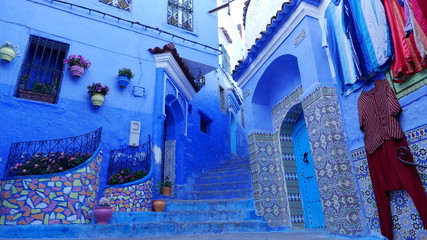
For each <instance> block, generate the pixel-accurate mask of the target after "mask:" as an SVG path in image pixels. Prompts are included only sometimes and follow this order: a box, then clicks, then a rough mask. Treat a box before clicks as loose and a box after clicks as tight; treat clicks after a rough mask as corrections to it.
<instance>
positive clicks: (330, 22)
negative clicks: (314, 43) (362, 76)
mask: <svg viewBox="0 0 427 240" xmlns="http://www.w3.org/2000/svg"><path fill="white" fill-rule="evenodd" d="M342 17H343V4H342V1H341V0H333V1H331V2H330V3H329V5H328V7H327V8H326V11H325V24H324V28H323V43H322V44H323V47H328V48H329V51H330V53H331V58H332V62H333V65H334V69H335V76H336V79H337V82H338V84H340V85H341V90H342V92H343V94H345V95H347V94H350V93H351V92H353V91H354V90H356V89H358V88H359V87H360V86H361V85H362V84H360V83H357V75H356V69H355V64H354V62H353V57H352V49H351V45H350V41H349V40H348V38H347V37H346V35H345V33H344V30H345V27H344V25H343V18H342Z"/></svg>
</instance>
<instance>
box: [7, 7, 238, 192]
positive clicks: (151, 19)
mask: <svg viewBox="0 0 427 240" xmlns="http://www.w3.org/2000/svg"><path fill="white" fill-rule="evenodd" d="M70 2H71V1H70ZM72 3H74V4H77V5H82V6H84V7H88V8H93V9H95V10H98V11H102V12H105V13H108V14H111V15H114V16H117V17H119V18H123V19H128V20H131V21H134V22H140V23H142V24H146V25H149V26H152V27H156V28H159V29H161V30H164V31H167V32H170V33H173V34H175V35H177V36H180V37H182V38H185V39H187V40H191V41H195V42H199V43H201V44H205V45H208V46H211V47H214V48H216V47H218V36H217V16H216V14H208V13H207V12H208V10H210V9H213V8H215V6H216V1H215V0H206V1H198V2H195V3H194V31H193V32H188V31H185V30H183V29H180V28H176V27H173V26H170V25H168V24H167V22H166V17H167V1H151V2H150V1H148V2H147V1H132V9H131V11H130V12H127V11H122V10H120V9H117V8H114V7H111V6H108V5H106V4H103V3H100V2H98V1H97V0H76V1H72ZM47 16H48V17H47ZM159 16H163V17H160V18H159ZM0 29H2V34H1V36H0V42H4V41H9V42H12V43H13V44H15V45H17V46H19V50H20V52H21V55H22V56H21V57H17V58H16V59H15V60H14V61H12V62H11V63H8V64H7V63H0V109H1V110H0V112H1V114H0V122H1V123H2V124H1V125H0V132H1V134H0V159H1V161H0V177H1V176H3V171H4V167H5V164H6V160H7V156H8V152H9V147H10V144H11V143H13V142H21V141H33V140H45V139H46V140H49V139H56V138H65V137H71V136H75V135H80V134H83V133H86V132H90V131H93V130H95V129H97V128H98V127H103V136H102V141H103V142H104V149H103V151H104V174H105V170H106V164H107V162H108V161H105V160H108V158H109V152H110V150H112V149H118V148H124V147H127V144H128V137H129V125H130V121H131V120H134V121H141V123H142V127H141V143H142V142H145V141H146V140H147V136H148V135H149V134H151V135H153V134H159V133H158V132H154V130H153V129H152V127H153V121H157V119H156V118H153V112H154V98H155V96H154V93H155V86H156V84H158V83H157V82H156V63H155V60H154V57H153V56H152V55H151V53H149V52H148V51H147V50H148V49H149V48H154V47H163V46H164V45H165V44H168V43H170V42H172V43H174V44H175V46H176V48H177V49H178V53H179V55H180V56H181V57H183V58H185V59H186V60H189V61H191V62H194V63H203V64H204V65H205V66H207V67H208V68H210V69H214V68H216V67H217V66H218V57H217V52H215V51H213V50H211V49H209V48H205V47H201V46H199V45H197V44H196V45H195V44H193V43H189V42H188V41H183V40H182V39H178V38H177V37H174V38H172V36H170V35H167V34H164V33H159V32H157V31H151V30H145V29H143V28H142V27H137V26H131V24H129V23H126V22H123V21H117V19H113V18H110V17H108V16H106V17H103V16H102V15H101V14H98V13H94V12H92V13H89V11H88V10H84V9H80V8H77V7H73V8H70V6H68V5H64V4H60V3H56V2H50V1H44V0H16V1H6V2H4V3H3V4H2V10H1V14H0ZM30 35H36V36H40V37H45V38H49V39H52V40H56V41H60V42H63V43H67V44H69V45H70V48H69V52H68V55H71V54H81V55H83V56H84V57H85V58H87V59H89V60H90V61H91V62H92V67H91V68H90V69H88V70H86V72H85V73H84V75H83V77H82V78H80V79H74V78H72V77H71V75H70V74H69V71H68V68H66V67H64V77H63V79H62V84H61V91H60V94H59V98H58V102H57V103H56V104H49V103H42V102H38V101H32V100H25V99H21V98H16V97H14V94H15V90H16V87H17V82H18V75H19V71H20V67H21V64H22V62H23V60H24V56H25V52H26V49H27V44H28V40H29V36H30ZM122 67H129V68H131V69H132V71H133V72H134V74H135V78H134V79H132V81H131V83H130V85H129V86H127V87H126V88H125V89H121V88H119V86H118V85H117V82H116V79H115V75H116V74H117V71H118V69H119V68H122ZM212 74H213V75H212V76H211V77H209V76H207V77H206V81H207V84H206V86H205V87H204V88H203V89H202V90H201V91H200V92H199V93H198V94H197V95H196V96H195V98H194V99H193V101H192V102H190V104H191V105H192V113H191V114H189V118H188V126H189V127H188V138H187V139H184V140H185V141H186V149H187V151H185V153H183V156H184V159H183V162H182V163H183V164H184V165H181V166H179V170H180V172H179V175H180V176H181V177H180V179H181V180H180V181H181V183H182V184H183V182H182V179H185V177H186V176H187V175H191V174H193V172H194V171H196V170H197V171H200V170H201V168H202V167H208V168H210V167H213V166H214V165H217V164H218V163H219V162H221V161H223V160H225V159H226V158H227V157H229V156H230V151H229V149H230V146H229V139H228V137H229V136H228V132H229V129H228V128H229V126H228V123H229V121H228V115H227V114H226V113H223V112H221V111H220V109H219V101H218V86H217V78H216V77H214V74H215V73H212ZM93 82H101V83H103V84H106V85H108V86H109V87H110V92H109V94H108V95H107V96H106V102H105V103H104V105H103V106H102V107H101V108H94V107H93V106H92V105H91V102H90V97H89V95H88V94H87V89H86V87H87V86H88V85H90V84H91V83H93ZM134 87H142V88H144V89H145V96H144V97H137V96H135V95H134V94H133V91H134ZM184 111H186V110H184ZM199 112H202V113H203V114H205V115H206V116H207V117H209V118H210V119H211V120H212V123H211V127H210V131H209V134H205V133H203V132H201V131H200V126H199V124H200V119H199V118H200V115H199ZM180 151H181V150H180ZM181 154H182V153H181Z"/></svg>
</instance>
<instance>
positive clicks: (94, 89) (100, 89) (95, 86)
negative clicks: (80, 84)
mask: <svg viewBox="0 0 427 240" xmlns="http://www.w3.org/2000/svg"><path fill="white" fill-rule="evenodd" d="M87 89H88V91H87V93H89V95H91V96H92V95H93V94H95V93H100V94H102V95H104V96H105V95H107V94H108V91H110V88H109V87H108V86H107V85H102V84H101V83H92V85H89V86H87Z"/></svg>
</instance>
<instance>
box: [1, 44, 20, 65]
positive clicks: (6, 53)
mask: <svg viewBox="0 0 427 240" xmlns="http://www.w3.org/2000/svg"><path fill="white" fill-rule="evenodd" d="M16 55H19V51H18V47H17V46H15V45H13V44H12V43H10V42H7V41H6V42H4V43H3V45H1V47H0V59H1V60H2V61H3V62H6V63H8V62H10V61H12V60H13V59H14V58H15V57H16Z"/></svg>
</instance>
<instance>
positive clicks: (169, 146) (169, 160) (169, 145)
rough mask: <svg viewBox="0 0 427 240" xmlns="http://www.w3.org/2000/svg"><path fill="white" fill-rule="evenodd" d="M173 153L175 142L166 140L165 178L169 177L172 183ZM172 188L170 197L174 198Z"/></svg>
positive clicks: (174, 176) (173, 171)
mask: <svg viewBox="0 0 427 240" xmlns="http://www.w3.org/2000/svg"><path fill="white" fill-rule="evenodd" d="M175 151H176V140H168V141H166V142H165V170H164V171H165V172H164V175H165V177H169V179H170V181H172V182H173V183H174V182H175V179H176V173H175ZM174 192H175V191H174V187H173V186H172V188H171V197H174Z"/></svg>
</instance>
